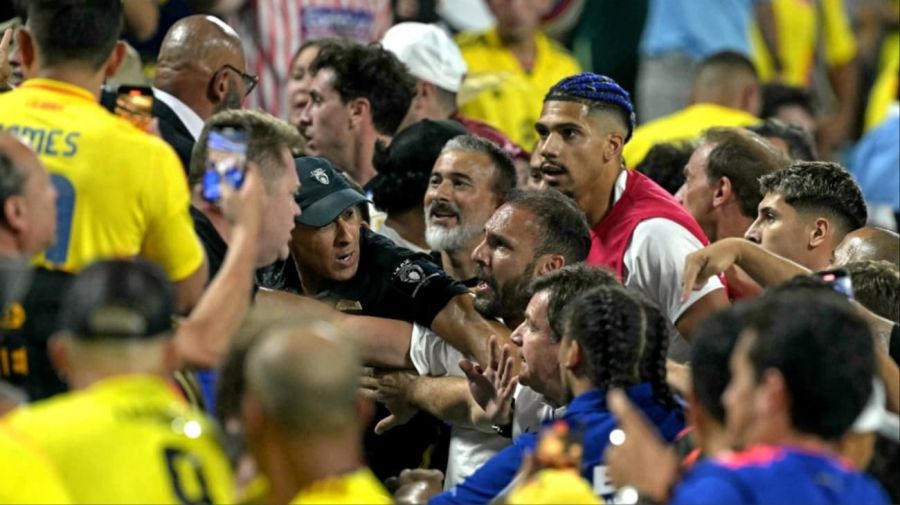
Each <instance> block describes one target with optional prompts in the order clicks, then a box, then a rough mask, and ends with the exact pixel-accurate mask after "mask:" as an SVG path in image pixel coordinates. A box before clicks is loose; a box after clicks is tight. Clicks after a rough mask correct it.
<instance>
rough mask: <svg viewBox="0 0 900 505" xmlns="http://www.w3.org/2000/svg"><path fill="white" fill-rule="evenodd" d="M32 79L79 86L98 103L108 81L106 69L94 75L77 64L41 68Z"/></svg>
mask: <svg viewBox="0 0 900 505" xmlns="http://www.w3.org/2000/svg"><path fill="white" fill-rule="evenodd" d="M31 77H37V78H41V79H52V80H54V81H60V82H65V83H67V84H71V85H73V86H78V87H79V88H82V89H84V90H86V91H87V92H88V93H90V94H92V95H93V96H94V101H97V102H99V101H100V90H101V88H102V87H103V82H104V81H105V80H106V74H105V67H104V68H103V69H100V70H98V71H96V72H93V73H92V72H91V71H90V70H85V68H84V66H83V65H81V64H77V63H73V64H70V65H59V66H55V67H49V68H41V69H39V70H38V71H37V73H36V75H33V76H31Z"/></svg>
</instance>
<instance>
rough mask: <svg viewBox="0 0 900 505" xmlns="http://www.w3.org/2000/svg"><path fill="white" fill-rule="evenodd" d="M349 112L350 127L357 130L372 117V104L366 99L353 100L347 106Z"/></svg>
mask: <svg viewBox="0 0 900 505" xmlns="http://www.w3.org/2000/svg"><path fill="white" fill-rule="evenodd" d="M348 106H349V110H350V126H351V127H353V128H359V127H360V126H361V125H362V124H363V123H364V122H365V121H366V120H367V119H371V117H372V114H371V112H372V104H370V103H369V100H368V99H366V98H355V99H353V100H351V101H350V103H349V104H348Z"/></svg>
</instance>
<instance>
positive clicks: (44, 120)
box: [0, 79, 203, 281]
mask: <svg viewBox="0 0 900 505" xmlns="http://www.w3.org/2000/svg"><path fill="white" fill-rule="evenodd" d="M0 130H3V131H6V132H9V133H11V134H13V135H15V136H17V137H19V138H20V139H22V140H23V141H25V142H27V143H30V144H31V146H32V148H33V149H34V150H35V151H36V152H37V153H38V156H39V157H40V159H41V162H42V163H43V164H44V167H46V168H47V171H48V172H49V173H50V177H51V180H52V182H53V185H54V186H55V188H56V190H57V193H58V194H59V196H58V197H57V202H56V209H57V211H56V219H57V225H56V228H57V230H56V231H57V234H56V243H55V244H54V245H53V246H52V247H50V248H49V249H48V250H47V251H46V252H45V253H44V254H42V255H40V256H39V257H38V258H37V259H36V260H35V261H36V263H37V264H38V265H40V266H43V267H46V268H49V269H57V270H65V271H68V272H73V273H77V272H79V271H80V270H81V269H82V268H84V267H85V266H86V265H88V264H89V263H91V262H93V261H95V260H97V259H102V258H110V257H130V256H137V255H141V256H143V257H145V258H147V259H148V260H150V261H153V262H155V263H157V264H159V265H160V266H161V267H162V268H163V269H164V270H165V271H166V273H167V274H168V275H169V278H170V279H171V280H173V281H179V280H182V279H184V278H186V277H187V276H189V275H190V274H192V273H193V272H194V271H196V270H197V268H199V267H200V265H201V264H202V262H203V248H202V246H201V245H200V242H199V240H198V239H197V237H196V235H195V234H194V227H193V224H192V222H191V218H190V214H189V213H188V205H189V203H190V195H189V192H188V187H187V180H186V178H185V176H184V170H183V168H182V167H181V162H180V161H179V160H178V157H177V155H176V154H175V152H174V151H173V150H172V148H171V147H169V145H168V144H166V143H165V142H164V141H163V140H162V139H159V138H157V137H154V136H152V135H148V134H146V133H144V132H142V131H140V130H138V129H137V128H135V127H134V126H132V125H131V124H129V123H127V122H126V121H124V120H122V119H120V118H118V117H116V116H114V115H112V114H110V113H109V112H107V111H106V110H105V109H103V108H102V107H101V106H100V105H99V104H98V103H97V102H96V100H95V98H94V96H93V95H92V94H90V93H89V92H87V91H86V90H84V89H82V88H79V87H77V86H72V85H70V84H66V83H62V82H59V81H53V80H49V79H30V80H28V81H26V82H25V83H24V84H23V85H22V86H21V87H20V88H18V89H17V90H15V91H12V92H10V93H5V94H2V95H0Z"/></svg>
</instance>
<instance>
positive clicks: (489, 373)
mask: <svg viewBox="0 0 900 505" xmlns="http://www.w3.org/2000/svg"><path fill="white" fill-rule="evenodd" d="M488 346H489V356H490V359H489V363H488V368H487V370H484V369H482V367H481V366H480V365H477V364H475V363H472V362H471V361H469V360H467V359H463V360H460V362H459V368H460V369H461V370H462V371H463V373H465V374H466V378H467V379H468V381H469V391H470V392H471V393H472V397H473V398H474V399H475V403H477V404H478V405H479V406H480V407H481V408H482V410H484V412H485V414H486V415H487V417H488V419H490V421H491V423H492V424H507V423H509V422H510V421H511V419H512V402H511V399H512V396H513V393H515V391H516V385H517V384H518V381H519V380H518V377H516V376H515V374H514V373H513V365H514V363H515V360H514V358H513V357H512V350H511V348H510V346H509V344H504V345H503V348H502V350H501V349H498V347H499V344H498V340H497V337H496V336H494V335H492V336H491V338H490V341H489V342H488Z"/></svg>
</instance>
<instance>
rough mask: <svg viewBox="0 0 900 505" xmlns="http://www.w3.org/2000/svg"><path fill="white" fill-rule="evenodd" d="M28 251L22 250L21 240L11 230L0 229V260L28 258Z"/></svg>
mask: <svg viewBox="0 0 900 505" xmlns="http://www.w3.org/2000/svg"><path fill="white" fill-rule="evenodd" d="M27 256H29V255H28V253H27V252H26V251H25V250H24V248H23V245H22V243H21V241H20V240H19V239H18V237H17V236H16V235H15V234H14V233H13V232H11V231H9V230H7V229H0V259H2V260H21V259H30V258H28V257H27Z"/></svg>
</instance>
